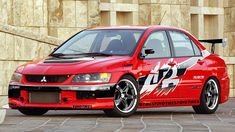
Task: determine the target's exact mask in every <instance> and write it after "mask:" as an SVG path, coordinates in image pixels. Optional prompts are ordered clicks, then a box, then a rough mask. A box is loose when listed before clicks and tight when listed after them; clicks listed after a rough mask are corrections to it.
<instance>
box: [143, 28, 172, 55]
mask: <svg viewBox="0 0 235 132" xmlns="http://www.w3.org/2000/svg"><path fill="white" fill-rule="evenodd" d="M144 49H153V50H154V54H149V55H147V56H146V57H145V58H163V57H170V56H171V51H170V47H169V42H168V39H167V35H166V32H165V31H157V32H154V33H152V34H150V35H149V37H148V39H147V41H146V42H145V44H144V47H143V50H142V52H144Z"/></svg>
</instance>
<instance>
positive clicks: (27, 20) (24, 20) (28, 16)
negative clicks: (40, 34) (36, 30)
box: [20, 0, 34, 26]
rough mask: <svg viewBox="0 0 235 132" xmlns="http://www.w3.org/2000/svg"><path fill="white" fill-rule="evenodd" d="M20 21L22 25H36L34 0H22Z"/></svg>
mask: <svg viewBox="0 0 235 132" xmlns="http://www.w3.org/2000/svg"><path fill="white" fill-rule="evenodd" d="M26 7H27V8H26ZM20 22H21V24H20V25H21V26H34V5H33V0H22V3H21V11H20Z"/></svg>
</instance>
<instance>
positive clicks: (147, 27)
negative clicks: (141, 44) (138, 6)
mask: <svg viewBox="0 0 235 132" xmlns="http://www.w3.org/2000/svg"><path fill="white" fill-rule="evenodd" d="M102 29H103V30H106V29H110V30H112V29H126V30H127V29H130V30H147V29H156V30H157V29H159V30H180V31H185V30H183V29H180V28H176V27H171V26H160V25H150V26H141V25H139V26H129V25H123V26H100V27H95V28H89V29H88V30H102Z"/></svg>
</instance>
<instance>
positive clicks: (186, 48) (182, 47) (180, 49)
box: [169, 31, 194, 57]
mask: <svg viewBox="0 0 235 132" xmlns="http://www.w3.org/2000/svg"><path fill="white" fill-rule="evenodd" d="M169 33H170V36H171V39H172V42H173V47H174V51H175V56H176V57H184V56H194V51H193V47H192V44H191V40H190V39H189V37H188V36H187V35H185V34H184V33H181V32H177V31H169Z"/></svg>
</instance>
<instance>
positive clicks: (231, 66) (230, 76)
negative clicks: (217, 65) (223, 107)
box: [227, 65, 235, 88]
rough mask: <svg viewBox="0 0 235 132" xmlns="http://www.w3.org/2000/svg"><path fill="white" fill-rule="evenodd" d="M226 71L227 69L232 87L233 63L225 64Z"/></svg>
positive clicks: (231, 86)
mask: <svg viewBox="0 0 235 132" xmlns="http://www.w3.org/2000/svg"><path fill="white" fill-rule="evenodd" d="M227 71H228V75H229V78H230V88H233V87H234V81H233V80H234V79H235V78H234V66H233V65H227Z"/></svg>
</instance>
